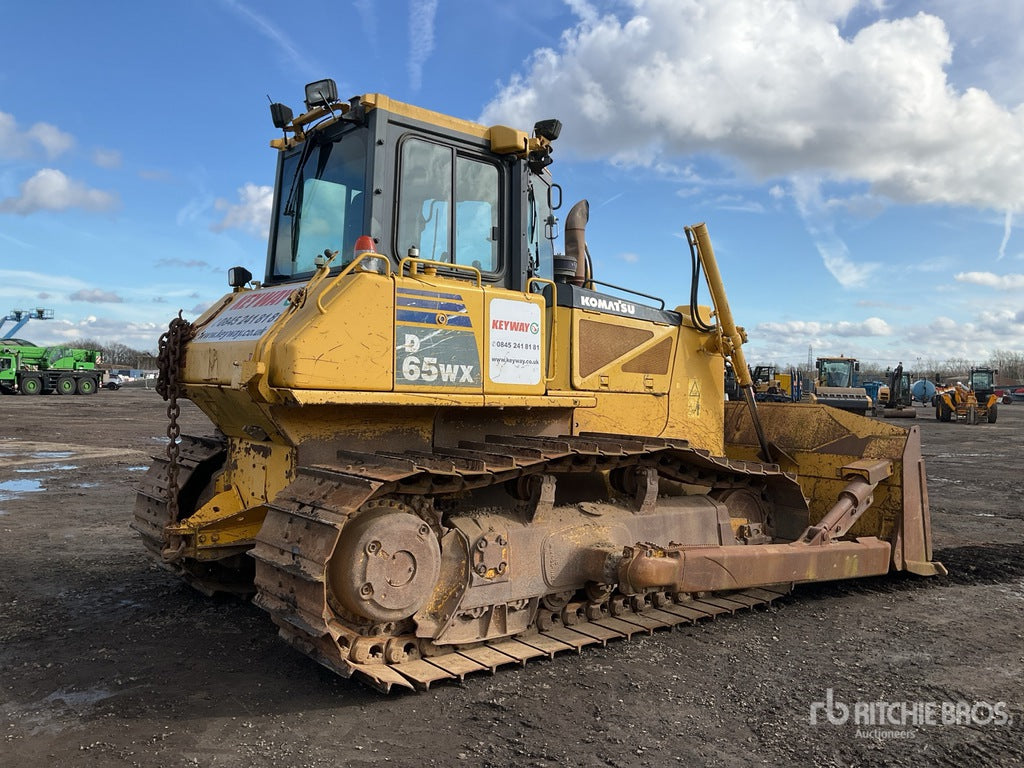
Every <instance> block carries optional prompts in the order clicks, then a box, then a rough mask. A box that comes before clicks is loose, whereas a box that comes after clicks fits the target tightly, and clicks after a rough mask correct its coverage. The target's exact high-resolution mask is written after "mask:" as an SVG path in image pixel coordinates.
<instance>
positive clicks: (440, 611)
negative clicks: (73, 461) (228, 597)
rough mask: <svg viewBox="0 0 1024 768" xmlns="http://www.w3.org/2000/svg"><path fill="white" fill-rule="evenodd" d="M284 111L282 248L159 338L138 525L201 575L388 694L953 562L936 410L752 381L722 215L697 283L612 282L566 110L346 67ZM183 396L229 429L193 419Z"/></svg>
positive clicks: (279, 205) (277, 228) (696, 265)
mask: <svg viewBox="0 0 1024 768" xmlns="http://www.w3.org/2000/svg"><path fill="white" fill-rule="evenodd" d="M271 115H272V119H273V122H274V125H275V126H276V127H277V128H278V129H279V130H280V131H281V132H282V134H283V135H282V136H281V137H279V138H277V139H275V140H274V141H273V142H272V146H273V147H274V148H276V149H277V151H278V158H279V159H278V169H277V179H276V184H275V193H274V203H273V206H274V208H273V211H274V213H273V220H272V228H271V234H270V248H269V255H268V265H267V270H266V275H265V277H264V279H263V280H262V281H261V282H260V283H258V284H257V283H254V282H253V281H252V275H251V274H250V273H249V272H248V271H247V270H245V269H243V268H241V267H237V268H234V269H232V270H230V271H229V284H230V285H231V287H232V290H231V292H230V293H228V294H227V295H225V296H224V297H223V298H222V299H221V300H220V301H218V302H216V303H215V304H214V305H213V306H212V307H211V308H210V309H209V310H208V311H207V312H205V313H204V314H203V315H202V316H200V317H199V318H198V319H197V320H196V321H195V322H194V323H192V322H188V321H186V320H184V319H182V318H181V317H180V316H179V317H178V318H175V319H174V320H172V321H171V324H170V326H169V328H168V331H167V333H166V334H165V335H164V336H163V337H162V339H161V343H160V378H159V380H158V391H160V392H161V394H162V395H163V396H164V397H165V398H167V399H168V401H169V406H168V412H169V414H170V416H171V420H170V424H169V426H168V435H169V437H170V439H169V440H168V445H167V451H166V454H165V455H164V456H161V457H159V458H157V459H156V461H155V464H154V465H153V467H152V468H151V469H150V471H149V472H148V474H147V475H146V477H145V478H144V480H143V482H142V485H141V487H140V489H139V494H138V499H137V502H136V507H135V517H134V522H133V526H134V527H135V528H136V529H137V530H138V531H139V532H140V533H141V536H142V540H143V542H144V543H145V545H146V546H147V547H148V548H149V550H150V551H151V552H152V554H153V556H154V557H155V558H156V559H157V561H159V562H160V563H162V564H164V565H165V566H167V567H168V568H170V569H171V570H173V571H175V572H176V573H178V574H180V575H181V576H182V577H183V578H184V579H186V580H187V581H188V582H189V583H191V584H193V585H194V586H196V587H197V588H199V589H201V590H203V591H206V592H216V591H234V592H241V593H250V592H253V591H254V592H255V603H256V604H257V605H258V606H260V607H261V608H263V609H264V610H265V611H266V612H267V613H268V614H269V615H270V617H271V618H272V619H273V621H274V622H275V623H276V624H277V626H278V628H279V630H280V633H281V635H282V637H284V638H285V639H286V640H287V641H288V642H290V643H291V644H292V645H293V646H294V647H295V648H297V649H298V650H300V651H302V652H303V653H305V654H307V655H309V656H310V657H312V658H313V659H315V660H316V661H318V662H320V663H321V664H323V665H324V666H326V667H328V668H330V669H332V670H334V671H335V672H337V673H338V674H340V675H343V676H346V677H350V676H354V677H357V678H359V679H361V680H363V681H365V682H367V683H369V684H371V685H373V686H375V687H377V688H379V689H382V690H389V689H391V688H392V687H418V688H425V687H428V686H429V685H431V684H432V683H433V682H435V681H437V680H450V679H454V678H462V677H463V676H465V675H467V674H469V673H472V672H475V671H480V670H493V669H494V668H496V667H499V666H503V665H506V664H517V663H522V662H525V661H526V660H528V659H531V658H535V657H539V656H550V655H553V654H555V653H558V652H561V651H567V650H578V649H579V648H581V647H582V646H585V645H589V644H594V643H605V642H607V641H608V640H610V639H617V638H628V637H631V636H632V635H635V634H643V633H649V632H651V631H653V630H654V629H656V628H659V627H667V626H672V625H675V624H681V623H687V622H693V621H697V620H700V619H703V618H707V617H710V616H714V615H717V614H720V613H729V612H733V611H736V610H739V609H742V608H749V607H753V606H757V605H763V604H765V603H767V602H770V601H772V600H774V599H776V598H777V597H778V596H779V595H782V594H785V593H787V592H789V591H790V589H791V588H792V587H793V585H794V584H799V583H803V582H813V581H821V580H828V579H838V578H852V577H860V576H873V575H879V574H885V573H888V572H890V571H909V572H912V573H915V574H920V575H933V574H937V573H943V572H944V569H943V568H942V566H941V565H940V564H939V563H936V562H933V561H932V554H931V538H930V523H929V512H928V503H927V494H926V491H925V470H924V462H923V459H922V457H921V447H920V436H919V433H918V431H917V429H916V428H911V429H909V430H908V429H903V428H899V427H896V426H893V425H890V424H886V423H882V422H876V421H873V420H870V419H863V418H860V417H857V416H855V415H853V414H849V413H845V412H842V411H837V410H835V409H832V408H826V407H823V406H820V405H815V404H810V403H807V404H804V403H797V404H774V403H757V402H756V400H755V398H754V391H753V390H754V387H753V384H752V382H751V380H750V374H749V369H748V368H747V364H746V362H745V360H744V357H743V353H742V342H743V331H742V329H741V328H738V327H737V326H736V324H735V322H734V320H733V317H732V313H731V311H730V309H729V305H728V302H727V301H726V296H725V291H724V287H723V283H722V278H721V275H720V273H719V270H718V267H717V263H716V261H715V258H714V253H713V250H712V247H711V241H710V237H709V235H708V231H707V228H706V227H705V226H704V225H703V224H699V225H696V226H693V227H688V228H687V229H686V235H687V240H688V242H689V245H690V251H691V253H690V256H691V260H690V263H689V264H687V265H686V266H685V268H683V269H681V270H680V271H681V272H684V273H686V274H688V275H690V277H691V285H689V286H682V290H683V291H684V292H688V293H689V295H690V301H689V303H688V304H686V305H684V306H679V307H676V308H675V309H669V308H667V307H666V306H665V305H664V302H663V301H661V300H659V299H655V298H653V297H650V296H647V295H644V294H642V293H639V292H636V291H632V290H630V289H628V288H620V287H616V286H612V285H609V284H607V283H604V282H601V281H599V280H598V279H597V278H596V276H595V275H594V274H593V269H592V266H591V260H590V255H589V248H588V244H587V242H586V239H585V230H586V225H587V221H588V213H589V212H588V206H587V204H586V201H582V202H580V203H577V204H576V205H574V206H573V207H572V209H571V210H570V211H569V213H568V215H567V216H566V220H565V246H564V254H559V253H556V250H557V247H556V234H555V233H556V224H557V218H556V211H557V210H558V209H559V206H560V197H561V194H560V188H559V187H558V186H557V185H555V184H554V181H553V179H552V177H551V174H550V171H549V165H550V163H551V160H552V157H551V155H552V145H553V143H554V142H555V140H556V139H557V138H558V134H559V128H560V124H559V123H558V122H557V121H555V120H549V121H542V122H539V123H537V124H536V125H535V126H534V129H533V131H532V133H528V132H526V131H522V130H519V129H516V128H510V127H506V126H500V125H496V126H483V125H479V124H476V123H472V122H468V121H464V120H459V119H456V118H453V117H449V116H446V115H442V114H438V113H436V112H431V111H429V110H426V109H422V108H419V107H414V106H411V105H408V104H403V103H400V102H398V101H395V100H392V99H390V98H388V97H386V96H383V95H381V94H375V93H371V94H365V95H362V96H357V97H355V98H352V99H351V100H349V101H347V102H341V101H339V100H338V98H337V93H336V90H335V86H334V83H333V81H329V80H328V81H320V82H317V83H313V84H310V85H309V86H307V88H306V111H305V112H304V113H303V114H301V115H299V116H298V117H294V116H293V113H292V111H291V110H290V109H288V108H287V107H285V106H284V105H281V104H273V105H272V106H271ZM702 273H703V275H704V280H703V281H701V275H702ZM702 282H703V283H706V285H707V289H708V290H709V292H710V296H711V303H712V305H713V307H709V306H704V305H702V304H700V303H699V302H698V292H699V290H704V289H703V288H702ZM726 359H729V360H730V361H731V363H732V367H733V368H734V370H735V372H736V376H737V379H738V384H739V388H740V394H741V395H742V398H743V399H742V401H739V402H725V397H724V394H723V378H724V361H725V360H726ZM182 398H188V399H189V400H191V401H192V402H193V403H195V404H196V405H197V406H198V407H199V408H200V409H202V411H203V412H204V413H206V414H207V415H208V416H209V417H210V419H211V420H212V421H213V423H214V424H215V425H216V427H217V428H218V430H219V432H218V434H216V435H214V436H209V437H195V436H187V435H181V436H180V437H179V432H180V427H179V425H178V423H177V419H176V417H175V414H177V412H178V408H179V401H180V400H181V399H182Z"/></svg>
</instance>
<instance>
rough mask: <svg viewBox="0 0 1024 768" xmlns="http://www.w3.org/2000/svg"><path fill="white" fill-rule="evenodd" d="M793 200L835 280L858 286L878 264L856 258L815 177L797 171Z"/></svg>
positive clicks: (832, 205)
mask: <svg viewBox="0 0 1024 768" xmlns="http://www.w3.org/2000/svg"><path fill="white" fill-rule="evenodd" d="M792 194H793V201H794V203H795V204H796V209H797V211H798V212H799V214H800V216H801V218H802V219H803V221H804V225H805V226H806V227H807V232H808V234H809V235H810V236H811V239H812V240H813V241H814V246H815V248H817V250H818V255H820V256H821V261H822V263H823V264H824V265H825V269H827V270H828V271H829V272H830V273H831V274H832V276H833V277H834V278H835V279H836V281H837V282H838V283H839V284H840V285H842V286H843V287H844V288H860V287H862V286H864V285H866V284H867V282H868V280H869V279H870V278H871V276H872V275H873V274H874V273H875V272H877V271H878V268H879V267H880V266H881V265H879V264H878V263H875V262H863V263H858V262H855V261H854V260H853V259H852V258H851V257H850V252H849V248H847V246H846V243H845V242H843V240H842V239H841V238H840V237H839V235H838V234H837V233H836V231H835V227H834V224H833V210H834V209H835V208H836V207H837V205H836V204H835V203H834V202H833V201H831V200H826V199H825V198H824V197H823V196H822V193H821V184H820V181H819V180H818V179H817V178H813V177H809V176H806V175H797V176H794V177H793V179H792Z"/></svg>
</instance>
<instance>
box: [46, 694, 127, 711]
mask: <svg viewBox="0 0 1024 768" xmlns="http://www.w3.org/2000/svg"><path fill="white" fill-rule="evenodd" d="M113 695H114V694H112V693H111V692H110V691H108V690H105V689H103V688H94V689H92V690H91V691H63V690H61V691H54V692H53V693H51V694H50V695H49V696H47V697H46V698H45V699H43V701H44V703H46V704H51V705H52V704H56V703H57V702H60V703H61V704H63V705H64V706H65V707H68V708H69V709H72V710H74V711H75V712H77V713H79V714H81V713H82V712H83V711H84V710H86V709H88V708H89V707H91V706H92V705H93V704H95V703H97V702H99V701H103V700H104V699H109V698H110V697H111V696H113Z"/></svg>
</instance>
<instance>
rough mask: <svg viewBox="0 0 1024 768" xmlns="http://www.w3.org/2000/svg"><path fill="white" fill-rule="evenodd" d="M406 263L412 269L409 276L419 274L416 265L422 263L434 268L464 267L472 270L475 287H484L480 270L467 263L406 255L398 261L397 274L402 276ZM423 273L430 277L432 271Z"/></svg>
mask: <svg viewBox="0 0 1024 768" xmlns="http://www.w3.org/2000/svg"><path fill="white" fill-rule="evenodd" d="M406 264H408V265H410V266H411V267H412V269H411V270H410V272H409V276H410V277H412V276H414V275H417V274H419V271H418V270H417V267H418V266H419V265H420V264H424V265H426V266H428V267H432V268H434V269H435V270H436V269H437V268H441V269H464V270H465V271H467V272H472V273H473V274H474V275H475V276H476V287H477V288H483V287H484V279H483V276H482V275H481V274H480V270H479V269H477V268H476V267H471V266H469V265H468V264H455V263H454V262H451V261H434V260H433V259H421V258H420V257H419V256H406V257H405V258H404V259H402V260H401V261H400V262H398V274H399V276H404V274H405V266H406ZM424 274H425V275H427V276H428V277H432V276H433V273H430V272H424Z"/></svg>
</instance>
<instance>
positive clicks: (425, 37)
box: [408, 0, 437, 91]
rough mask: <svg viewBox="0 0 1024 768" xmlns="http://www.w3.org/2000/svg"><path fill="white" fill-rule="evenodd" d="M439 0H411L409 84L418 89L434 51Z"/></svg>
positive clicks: (415, 89)
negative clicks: (424, 67) (426, 64)
mask: <svg viewBox="0 0 1024 768" xmlns="http://www.w3.org/2000/svg"><path fill="white" fill-rule="evenodd" d="M436 16H437V0H410V2H409V62H408V65H409V85H410V87H411V88H412V89H413V90H414V91H418V90H419V89H420V86H421V85H422V84H423V65H424V64H425V63H426V62H427V59H428V58H430V54H431V53H433V52H434V22H435V18H436Z"/></svg>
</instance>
